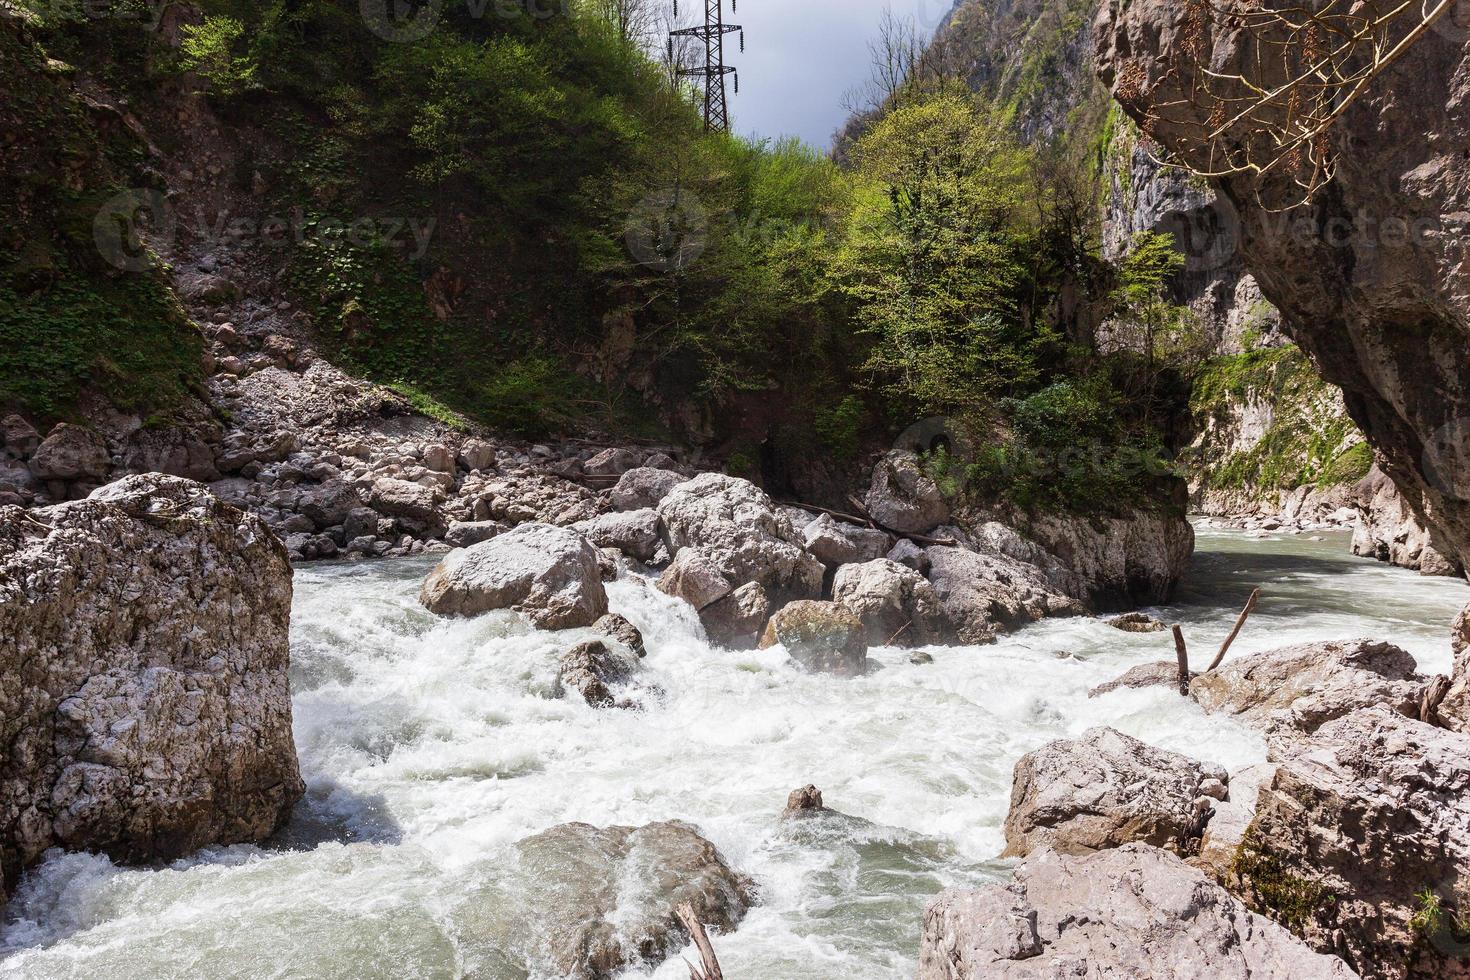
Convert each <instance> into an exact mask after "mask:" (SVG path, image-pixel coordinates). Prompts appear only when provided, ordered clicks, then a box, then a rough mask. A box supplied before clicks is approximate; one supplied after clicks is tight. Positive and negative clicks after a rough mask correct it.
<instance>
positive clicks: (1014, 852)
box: [1005, 728, 1229, 857]
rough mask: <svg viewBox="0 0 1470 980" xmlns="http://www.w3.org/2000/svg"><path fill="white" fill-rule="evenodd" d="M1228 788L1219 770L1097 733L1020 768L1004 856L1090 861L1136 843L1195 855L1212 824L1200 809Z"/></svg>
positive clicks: (1040, 753)
mask: <svg viewBox="0 0 1470 980" xmlns="http://www.w3.org/2000/svg"><path fill="white" fill-rule="evenodd" d="M1228 781H1229V776H1228V775H1227V774H1226V772H1225V770H1224V769H1222V768H1220V767H1219V766H1211V765H1206V764H1203V763H1200V762H1196V761H1195V760H1193V759H1190V758H1188V757H1187V756H1182V755H1179V754H1178V753H1176V752H1167V751H1165V750H1163V749H1156V748H1154V747H1152V746H1150V745H1146V744H1144V743H1143V742H1140V741H1139V740H1138V739H1136V738H1130V737H1129V736H1127V735H1124V734H1122V733H1121V732H1117V731H1114V730H1113V729H1111V728H1093V729H1091V730H1089V731H1087V732H1085V733H1083V735H1082V736H1081V737H1080V738H1077V739H1075V740H1062V741H1057V742H1052V743H1051V744H1050V745H1046V746H1043V747H1042V748H1040V749H1037V750H1036V751H1035V752H1031V753H1029V754H1027V755H1025V756H1023V757H1022V758H1021V761H1020V762H1018V763H1016V771H1015V777H1014V783H1013V785H1012V788H1011V809H1010V813H1009V815H1007V817H1006V824H1005V833H1006V850H1005V856H1006V857H1025V856H1026V855H1028V854H1030V853H1031V852H1032V851H1034V850H1036V849H1038V848H1041V847H1049V848H1051V849H1053V850H1056V851H1059V852H1061V853H1063V854H1085V853H1088V852H1089V851H1100V850H1105V849H1107V848H1111V847H1119V846H1121V845H1123V844H1130V843H1135V842H1137V843H1144V844H1152V845H1154V846H1155V847H1162V848H1165V849H1166V850H1170V851H1174V852H1175V853H1177V854H1181V855H1188V854H1191V853H1193V852H1194V851H1195V850H1196V849H1197V847H1198V844H1199V839H1200V837H1201V836H1202V832H1203V830H1204V826H1205V822H1207V821H1208V818H1209V808H1208V806H1199V805H1197V804H1198V803H1199V801H1200V800H1201V798H1206V799H1209V798H1212V796H1211V794H1212V793H1215V794H1218V793H1220V792H1221V789H1223V787H1224V785H1225V784H1226V783H1227V782H1228ZM1217 787H1218V788H1217Z"/></svg>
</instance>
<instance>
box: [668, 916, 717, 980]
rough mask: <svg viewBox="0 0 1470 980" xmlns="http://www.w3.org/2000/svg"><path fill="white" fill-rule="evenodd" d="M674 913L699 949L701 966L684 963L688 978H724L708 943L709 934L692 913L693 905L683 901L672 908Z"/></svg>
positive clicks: (696, 979) (691, 979)
mask: <svg viewBox="0 0 1470 980" xmlns="http://www.w3.org/2000/svg"><path fill="white" fill-rule="evenodd" d="M674 914H675V915H677V916H678V917H679V921H680V922H682V923H683V924H684V928H685V929H687V930H688V931H689V938H690V939H691V940H692V941H693V942H694V947H695V948H696V949H698V950H699V958H700V960H701V961H702V963H701V966H695V965H694V964H693V963H690V962H689V961H688V960H685V961H684V963H685V965H686V966H688V967H689V980H725V975H724V974H723V973H721V972H720V961H719V960H718V959H716V958H715V948H714V947H713V946H711V945H710V941H709V935H708V934H707V933H706V932H705V931H704V923H702V922H700V921H699V916H697V915H695V914H694V907H693V906H692V905H690V904H689V903H688V902H684V903H682V904H681V905H679V907H678V908H676V909H674Z"/></svg>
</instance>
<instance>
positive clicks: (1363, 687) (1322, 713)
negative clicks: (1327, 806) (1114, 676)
mask: <svg viewBox="0 0 1470 980" xmlns="http://www.w3.org/2000/svg"><path fill="white" fill-rule="evenodd" d="M1416 666H1417V665H1416V664H1415V661H1414V658H1413V656H1412V655H1411V654H1409V653H1408V652H1406V651H1404V650H1401V649H1400V648H1398V647H1396V646H1394V645H1393V644H1391V643H1379V642H1377V641H1374V640H1351V641H1346V642H1331V643H1305V644H1300V645H1297V646H1290V647H1284V648H1282V649H1280V650H1272V651H1269V652H1267V653H1258V654H1255V655H1254V656H1249V657H1240V658H1238V659H1236V660H1230V661H1227V662H1226V663H1225V664H1223V665H1222V666H1221V667H1220V668H1219V669H1218V670H1214V671H1211V672H1210V673H1208V674H1202V675H1200V676H1199V677H1197V678H1195V680H1194V683H1193V685H1192V686H1191V688H1190V692H1191V693H1192V694H1193V695H1194V699H1195V700H1196V701H1198V702H1199V703H1200V705H1201V706H1202V707H1203V708H1204V709H1205V710H1206V711H1208V712H1211V713H1223V714H1227V715H1232V716H1234V717H1236V718H1239V719H1240V720H1241V721H1244V722H1246V723H1248V724H1251V725H1253V726H1255V727H1257V728H1261V729H1263V730H1266V731H1268V732H1306V733H1311V732H1314V731H1316V730H1317V729H1318V728H1320V727H1321V726H1322V725H1324V724H1326V723H1327V722H1329V721H1332V720H1333V719H1334V718H1341V717H1342V716H1343V715H1347V714H1351V713H1352V712H1354V711H1356V710H1358V709H1359V708H1369V707H1373V706H1374V705H1380V704H1381V705H1387V706H1389V707H1392V708H1393V709H1394V710H1395V711H1399V712H1402V713H1404V714H1411V713H1417V711H1418V708H1419V698H1420V695H1421V693H1422V692H1423V688H1424V681H1423V679H1422V678H1421V677H1419V675H1418V674H1417V673H1416V672H1415V668H1416Z"/></svg>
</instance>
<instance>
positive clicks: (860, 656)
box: [761, 601, 868, 677]
mask: <svg viewBox="0 0 1470 980" xmlns="http://www.w3.org/2000/svg"><path fill="white" fill-rule="evenodd" d="M778 643H779V644H780V645H781V646H783V647H785V648H786V652H787V653H789V654H790V655H791V659H792V660H795V661H796V662H797V663H798V664H800V665H801V666H802V667H804V668H806V669H807V670H810V671H815V672H820V673H829V674H838V675H840V676H843V677H857V676H859V675H861V674H862V673H863V672H864V671H866V670H867V667H868V644H867V641H866V640H865V639H864V638H863V624H862V621H861V620H859V619H858V617H857V614H856V613H854V612H853V611H852V610H851V609H848V608H847V607H846V606H840V605H838V604H837V603H835V602H811V601H802V602H793V603H791V604H790V605H789V606H786V607H785V608H784V609H782V610H780V611H779V612H777V613H776V615H774V616H772V617H771V621H770V622H769V623H767V624H766V631H765V634H764V635H763V636H762V637H761V649H769V648H771V647H773V646H776V645H777V644H778Z"/></svg>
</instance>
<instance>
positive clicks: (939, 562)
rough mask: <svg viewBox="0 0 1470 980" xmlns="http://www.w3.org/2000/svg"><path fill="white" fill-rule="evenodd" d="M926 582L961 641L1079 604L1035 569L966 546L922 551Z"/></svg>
mask: <svg viewBox="0 0 1470 980" xmlns="http://www.w3.org/2000/svg"><path fill="white" fill-rule="evenodd" d="M926 552H927V554H928V556H929V561H930V563H931V567H930V570H929V581H930V582H931V583H932V584H933V586H934V593H935V595H936V596H937V597H938V599H939V605H940V608H941V609H943V611H944V615H945V618H946V620H947V621H948V623H949V627H950V629H951V630H952V631H953V632H954V634H955V636H957V637H958V638H959V640H960V642H962V643H981V644H983V643H993V642H995V639H996V637H997V636H999V635H1000V634H1002V633H1007V632H1010V631H1012V630H1016V629H1019V628H1021V627H1022V626H1026V625H1028V624H1030V623H1034V622H1036V621H1037V620H1039V619H1042V618H1044V617H1046V616H1078V615H1081V614H1082V613H1083V612H1084V610H1083V607H1082V604H1081V603H1080V602H1078V601H1077V600H1076V599H1073V598H1071V597H1070V596H1067V595H1064V594H1062V593H1061V592H1059V591H1057V589H1056V588H1054V587H1053V585H1052V584H1051V583H1050V582H1049V581H1048V580H1047V579H1046V578H1045V576H1044V575H1043V573H1042V572H1041V570H1040V569H1039V568H1037V567H1036V566H1033V565H1027V564H1024V563H1022V562H1020V561H1016V560H1014V559H1011V558H1007V557H998V556H996V555H982V554H979V553H978V552H974V551H970V550H969V549H966V548H946V547H932V548H928V549H926Z"/></svg>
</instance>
